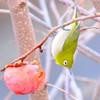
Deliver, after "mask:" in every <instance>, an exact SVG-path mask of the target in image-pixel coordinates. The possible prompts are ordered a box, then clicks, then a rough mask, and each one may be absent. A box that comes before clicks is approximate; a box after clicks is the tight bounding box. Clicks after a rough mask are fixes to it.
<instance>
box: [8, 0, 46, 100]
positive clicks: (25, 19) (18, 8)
mask: <svg viewBox="0 0 100 100" xmlns="http://www.w3.org/2000/svg"><path fill="white" fill-rule="evenodd" d="M8 6H9V10H10V15H11V19H12V24H13V28H14V34H15V38H16V44H17V46H18V50H19V55H20V56H21V55H24V54H25V53H26V52H28V51H29V50H30V49H31V48H32V47H35V46H36V39H35V34H34V29H33V27H32V22H31V19H30V16H29V10H28V6H27V0H16V2H15V0H8ZM25 60H27V61H29V62H31V61H33V60H36V61H37V62H38V66H39V71H41V70H42V66H41V62H40V59H39V54H38V52H37V51H34V52H33V53H30V55H29V56H28V57H27V58H26V59H25ZM45 85H46V82H45V83H44V84H43V85H42V86H41V87H40V88H39V89H38V90H37V91H35V92H34V94H32V95H34V99H36V100H39V99H40V98H41V100H48V94H47V93H48V92H47V88H46V87H45ZM32 100H33V98H32Z"/></svg>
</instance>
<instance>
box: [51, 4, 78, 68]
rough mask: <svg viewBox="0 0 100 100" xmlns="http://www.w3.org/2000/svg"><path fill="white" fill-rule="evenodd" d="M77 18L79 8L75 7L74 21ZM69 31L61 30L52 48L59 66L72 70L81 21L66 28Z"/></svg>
mask: <svg viewBox="0 0 100 100" xmlns="http://www.w3.org/2000/svg"><path fill="white" fill-rule="evenodd" d="M75 18H77V6H75V7H74V14H73V17H72V19H75ZM65 28H66V29H69V31H66V29H65V30H64V29H62V28H61V29H60V30H59V31H58V33H57V35H56V36H55V37H54V39H53V41H52V46H51V52H52V55H53V57H54V58H55V60H56V63H57V64H58V65H61V66H64V67H66V68H68V69H71V68H72V66H73V63H74V54H75V51H76V48H77V44H78V38H79V34H80V32H79V31H77V30H79V29H80V21H79V22H78V21H76V22H74V23H72V24H70V25H68V26H66V27H65Z"/></svg>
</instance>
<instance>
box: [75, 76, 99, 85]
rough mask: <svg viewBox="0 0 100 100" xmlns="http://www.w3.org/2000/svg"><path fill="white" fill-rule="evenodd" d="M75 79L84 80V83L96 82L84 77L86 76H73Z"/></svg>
mask: <svg viewBox="0 0 100 100" xmlns="http://www.w3.org/2000/svg"><path fill="white" fill-rule="evenodd" d="M75 80H77V81H81V82H85V83H86V84H90V83H93V84H96V83H97V80H94V79H90V78H86V77H79V76H75Z"/></svg>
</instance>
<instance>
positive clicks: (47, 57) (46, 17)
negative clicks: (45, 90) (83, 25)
mask: <svg viewBox="0 0 100 100" xmlns="http://www.w3.org/2000/svg"><path fill="white" fill-rule="evenodd" d="M39 3H40V6H41V8H42V10H43V18H44V20H45V22H46V23H48V25H49V26H50V27H52V23H51V19H50V16H49V13H48V9H47V4H46V1H45V0H42V1H41V0H39ZM51 43H52V38H50V39H49V40H48V41H47V47H46V50H45V52H46V53H45V54H46V55H45V71H46V78H47V80H48V81H49V77H50V72H51V64H52V62H51V60H50V59H51V48H50V46H51Z"/></svg>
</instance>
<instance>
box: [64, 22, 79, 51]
mask: <svg viewBox="0 0 100 100" xmlns="http://www.w3.org/2000/svg"><path fill="white" fill-rule="evenodd" d="M79 28H80V22H79V23H78V25H77V26H76V27H75V28H73V29H72V31H71V32H70V34H69V36H68V37H67V39H66V40H65V42H64V45H63V50H65V49H67V48H69V47H70V46H71V45H72V44H73V42H75V41H77V40H78V37H79V32H76V31H77V30H79Z"/></svg>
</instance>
